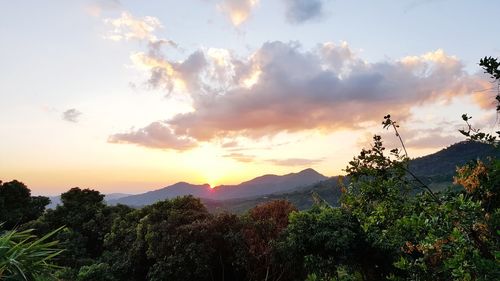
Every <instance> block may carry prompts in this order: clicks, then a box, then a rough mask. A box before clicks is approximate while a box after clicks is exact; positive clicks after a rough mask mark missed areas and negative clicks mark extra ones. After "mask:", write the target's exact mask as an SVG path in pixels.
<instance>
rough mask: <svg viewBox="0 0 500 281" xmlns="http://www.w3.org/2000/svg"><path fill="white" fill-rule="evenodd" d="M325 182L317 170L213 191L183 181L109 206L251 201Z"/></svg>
mask: <svg viewBox="0 0 500 281" xmlns="http://www.w3.org/2000/svg"><path fill="white" fill-rule="evenodd" d="M325 179H327V177H326V176H324V175H322V174H320V173H318V172H317V171H315V170H314V169H311V168H308V169H304V170H302V171H300V172H296V173H288V174H285V175H274V174H266V175H262V176H259V177H256V178H253V179H251V180H248V181H244V182H242V183H240V184H236V185H219V186H216V187H214V188H211V187H210V186H209V185H208V184H201V185H195V184H190V183H187V182H183V181H181V182H178V183H175V184H173V185H170V186H166V187H163V188H160V189H156V190H152V191H148V192H145V193H141V194H136V195H131V196H127V197H122V198H119V199H116V200H110V201H108V203H109V204H111V205H113V204H125V205H131V206H143V205H148V204H152V203H154V202H157V201H160V200H164V199H170V198H174V197H177V196H183V195H193V196H195V197H199V198H206V199H213V200H229V199H238V198H249V197H257V196H264V195H269V194H273V193H283V192H286V191H293V190H294V189H296V188H299V187H301V186H307V185H310V184H314V183H316V182H319V181H321V180H325Z"/></svg>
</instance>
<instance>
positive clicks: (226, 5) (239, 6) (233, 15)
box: [217, 0, 259, 26]
mask: <svg viewBox="0 0 500 281" xmlns="http://www.w3.org/2000/svg"><path fill="white" fill-rule="evenodd" d="M257 4H259V0H223V1H222V3H220V4H219V5H218V6H217V7H218V8H219V9H220V10H221V11H222V12H223V13H225V14H227V15H228V17H229V19H230V20H231V23H232V24H233V25H234V26H239V25H240V24H242V23H243V22H245V21H246V20H247V19H248V18H249V17H250V14H251V12H252V10H253V9H254V8H255V7H256V6H257Z"/></svg>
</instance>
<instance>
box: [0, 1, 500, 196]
mask: <svg viewBox="0 0 500 281" xmlns="http://www.w3.org/2000/svg"><path fill="white" fill-rule="evenodd" d="M499 10H500V1H490V0H484V1H481V0H475V1H470V0H448V1H445V0H397V1H396V0H391V1H389V0H376V1H374V0H365V1H361V0H182V1H179V0H157V1H149V0H148V1H146V0H144V1H138V0H133V1H125V0H114V1H113V0H100V1H99V0H87V1H76V0H72V1H67V0H50V1H35V0H33V1H23V0H19V1H2V2H1V4H0V60H1V64H0V180H2V181H10V180H13V179H18V180H20V181H23V182H24V183H26V184H27V185H28V187H29V188H30V189H31V190H32V192H33V193H34V194H43V195H53V194H59V193H61V192H64V191H66V190H67V189H69V188H71V187H74V186H79V187H88V188H93V189H97V190H99V191H101V192H104V193H110V192H123V193H139V192H144V191H147V190H151V189H156V188H160V187H163V186H167V185H170V184H173V183H175V182H178V181H188V182H191V183H194V184H201V183H209V184H211V185H218V184H233V183H239V182H241V181H244V180H248V179H251V178H253V177H255V176H259V175H262V174H267V173H274V174H286V173H289V172H297V171H300V170H302V169H305V168H309V167H310V168H314V169H315V170H317V171H318V172H320V173H323V174H324V175H327V176H333V175H337V174H341V173H342V169H344V168H345V167H346V165H347V163H348V161H349V160H350V159H352V157H353V156H354V155H356V154H357V153H358V152H359V150H360V148H361V147H366V146H369V144H370V139H371V136H372V135H373V134H375V133H378V134H383V135H384V137H387V142H388V144H389V145H397V142H395V139H394V137H393V136H392V135H391V134H389V133H388V132H387V131H383V130H382V128H381V126H380V123H381V121H382V117H383V116H384V115H385V114H387V113H391V115H392V116H393V117H394V119H396V120H398V121H399V123H400V124H401V127H402V128H401V132H402V137H403V138H404V139H405V142H406V143H407V146H408V148H409V153H410V156H411V157H417V156H421V155H425V154H428V153H432V152H435V151H437V150H439V149H441V148H443V147H446V146H448V145H450V144H452V143H455V142H457V141H460V140H463V138H462V137H461V136H460V134H459V133H458V132H457V129H459V128H461V127H463V126H462V122H461V118H460V116H461V114H462V113H469V114H470V115H472V116H473V119H472V120H474V122H473V123H474V124H476V125H477V126H480V127H482V128H484V129H485V130H486V131H491V130H492V129H493V128H492V126H494V125H495V120H496V116H495V115H494V110H492V108H493V107H494V104H493V102H492V101H493V99H492V96H494V91H492V89H491V88H492V86H493V84H491V79H489V77H488V76H486V75H484V74H483V73H482V71H481V69H480V68H479V66H478V65H477V63H478V61H479V59H480V58H481V57H484V56H486V55H487V56H494V57H498V56H500V37H499V36H498V35H497V34H496V24H497V23H496V21H495V20H493V19H495V18H497V17H498V11H499Z"/></svg>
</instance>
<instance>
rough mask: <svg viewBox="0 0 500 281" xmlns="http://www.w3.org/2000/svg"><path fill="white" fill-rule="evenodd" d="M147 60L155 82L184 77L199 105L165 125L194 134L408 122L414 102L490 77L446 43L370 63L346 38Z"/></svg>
mask: <svg viewBox="0 0 500 281" xmlns="http://www.w3.org/2000/svg"><path fill="white" fill-rule="evenodd" d="M162 63H163V64H162ZM149 64H150V65H154V67H151V68H150V74H151V78H150V80H149V82H150V84H151V86H152V87H158V86H160V85H164V84H165V83H166V84H169V83H172V79H182V81H184V82H185V85H186V89H187V91H186V93H187V94H189V95H190V97H191V99H192V101H193V104H192V108H193V111H191V112H188V113H183V114H178V115H175V116H174V117H173V118H171V119H169V120H166V121H165V123H164V125H165V126H168V128H169V129H171V130H172V131H171V133H172V134H174V135H175V136H177V137H182V138H189V139H191V140H196V141H211V140H213V139H220V138H225V137H227V138H234V137H241V136H243V137H248V138H260V137H262V136H272V135H275V134H277V133H280V132H299V131H306V130H322V131H332V130H336V129H339V128H357V127H358V126H362V125H358V124H362V123H363V122H370V121H378V120H379V119H380V117H381V116H383V115H385V114H387V113H388V112H391V114H393V115H395V116H398V119H399V120H400V121H402V120H404V119H405V118H408V117H409V116H410V109H411V108H412V107H414V106H417V105H422V104H426V103H431V102H436V101H443V100H445V101H449V100H451V99H452V98H453V97H456V96H463V95H469V94H471V93H473V91H474V90H476V89H478V88H481V87H482V85H483V83H484V80H483V79H482V78H480V77H478V76H474V75H469V74H468V73H467V72H466V71H465V70H464V67H463V65H462V63H461V62H460V60H458V59H457V58H456V57H453V56H449V55H447V54H446V53H444V51H442V50H437V51H435V52H429V53H427V54H423V55H421V56H413V57H405V58H403V59H401V60H398V61H394V62H390V61H383V62H377V63H368V62H366V61H363V60H361V59H359V58H357V56H356V55H355V54H354V52H352V50H351V49H350V48H349V46H348V45H347V44H346V43H342V44H340V45H336V44H332V43H326V44H322V45H319V46H318V47H317V48H315V49H313V50H310V51H303V50H302V49H301V46H300V44H298V43H297V42H290V43H283V42H279V41H276V42H268V43H265V44H264V45H263V46H262V47H261V48H259V49H258V50H257V51H256V52H255V53H253V54H252V55H251V56H249V57H248V58H243V59H242V58H238V57H236V56H234V55H233V54H231V53H230V52H227V51H225V50H217V51H210V50H200V51H197V52H195V53H193V54H192V55H191V56H189V57H188V58H187V59H186V60H184V61H181V62H175V63H174V62H169V61H161V63H156V61H153V62H149ZM169 71H171V72H169ZM248 79H251V83H248V81H249V80H248Z"/></svg>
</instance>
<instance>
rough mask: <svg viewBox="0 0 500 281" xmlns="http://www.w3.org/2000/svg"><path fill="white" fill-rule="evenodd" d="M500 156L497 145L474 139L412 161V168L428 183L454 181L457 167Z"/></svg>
mask: <svg viewBox="0 0 500 281" xmlns="http://www.w3.org/2000/svg"><path fill="white" fill-rule="evenodd" d="M490 156H493V157H497V158H499V157H500V150H498V149H496V148H495V147H493V146H491V145H488V144H484V143H480V142H473V141H463V142H458V143H455V144H453V145H451V146H449V147H447V148H445V149H442V150H440V151H438V152H436V153H433V154H429V155H426V156H423V157H419V158H415V159H412V160H411V161H410V170H411V171H412V172H413V173H414V174H415V175H417V176H418V177H419V178H421V179H422V180H424V181H426V182H427V183H439V182H452V181H453V176H454V175H455V172H456V169H457V167H459V166H463V165H464V164H466V163H467V162H469V161H471V160H477V159H481V160H486V159H487V158H488V157H490Z"/></svg>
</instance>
